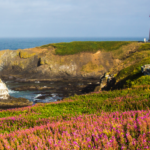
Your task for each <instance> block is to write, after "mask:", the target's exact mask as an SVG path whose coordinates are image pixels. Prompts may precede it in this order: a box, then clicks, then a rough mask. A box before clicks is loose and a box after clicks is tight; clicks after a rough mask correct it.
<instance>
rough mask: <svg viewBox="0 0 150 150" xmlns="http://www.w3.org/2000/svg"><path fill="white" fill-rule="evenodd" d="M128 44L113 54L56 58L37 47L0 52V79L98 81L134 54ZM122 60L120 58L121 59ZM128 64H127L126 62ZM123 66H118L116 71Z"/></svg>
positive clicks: (101, 52)
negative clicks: (125, 58) (124, 58)
mask: <svg viewBox="0 0 150 150" xmlns="http://www.w3.org/2000/svg"><path fill="white" fill-rule="evenodd" d="M138 46H139V44H138V43H131V44H129V45H125V46H122V47H121V48H119V49H117V50H114V51H113V52H112V51H108V52H106V51H104V50H102V49H99V50H97V52H95V53H91V52H81V53H78V54H74V55H64V56H60V55H56V54H55V48H54V47H52V46H48V47H46V48H45V47H37V48H30V49H24V50H20V49H19V50H15V51H14V50H3V51H0V76H1V77H9V78H26V79H29V78H30V79H52V78H72V77H74V78H91V77H92V78H99V76H100V75H102V74H103V73H104V72H107V71H112V70H114V69H112V68H115V70H116V66H118V65H119V64H121V63H122V61H123V57H124V56H126V55H128V54H129V53H130V52H134V51H136V49H137V47H138ZM119 57H120V58H121V59H120V58H119ZM127 64H128V63H127ZM121 68H122V67H120V68H119V67H118V70H119V69H121Z"/></svg>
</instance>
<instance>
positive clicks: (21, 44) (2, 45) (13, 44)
mask: <svg viewBox="0 0 150 150" xmlns="http://www.w3.org/2000/svg"><path fill="white" fill-rule="evenodd" d="M147 39H148V38H147ZM143 40H144V37H70V38H69V37H64V38H61V37H59V38H0V50H5V49H10V50H17V49H25V48H33V47H38V46H42V45H45V44H50V43H60V42H72V41H143Z"/></svg>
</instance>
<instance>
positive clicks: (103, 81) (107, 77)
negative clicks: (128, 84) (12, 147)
mask: <svg viewBox="0 0 150 150" xmlns="http://www.w3.org/2000/svg"><path fill="white" fill-rule="evenodd" d="M115 82H116V80H115V78H114V75H113V74H109V73H108V72H106V73H104V75H103V76H101V77H100V90H102V89H107V90H109V89H110V88H111V87H112V86H113V85H114V84H115Z"/></svg>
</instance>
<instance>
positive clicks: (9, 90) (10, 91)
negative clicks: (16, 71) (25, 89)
mask: <svg viewBox="0 0 150 150" xmlns="http://www.w3.org/2000/svg"><path fill="white" fill-rule="evenodd" d="M8 93H9V94H12V93H19V91H14V90H11V89H8Z"/></svg>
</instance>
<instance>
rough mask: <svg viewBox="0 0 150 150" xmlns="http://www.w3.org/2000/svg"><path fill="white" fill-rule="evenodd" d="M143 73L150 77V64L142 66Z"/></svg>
mask: <svg viewBox="0 0 150 150" xmlns="http://www.w3.org/2000/svg"><path fill="white" fill-rule="evenodd" d="M141 71H142V73H143V74H144V75H150V64H146V65H144V66H141Z"/></svg>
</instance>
